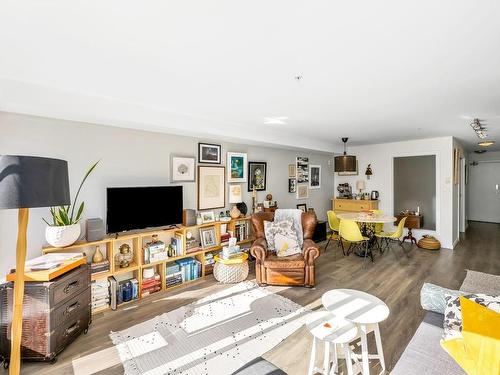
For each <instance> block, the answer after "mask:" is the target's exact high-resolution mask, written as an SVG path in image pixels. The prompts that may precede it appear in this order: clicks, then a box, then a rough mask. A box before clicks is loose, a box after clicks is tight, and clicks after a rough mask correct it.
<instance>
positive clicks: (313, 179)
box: [309, 165, 321, 189]
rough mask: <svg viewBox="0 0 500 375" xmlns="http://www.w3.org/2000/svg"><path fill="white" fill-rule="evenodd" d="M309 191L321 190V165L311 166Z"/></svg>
mask: <svg viewBox="0 0 500 375" xmlns="http://www.w3.org/2000/svg"><path fill="white" fill-rule="evenodd" d="M309 189H321V165H309Z"/></svg>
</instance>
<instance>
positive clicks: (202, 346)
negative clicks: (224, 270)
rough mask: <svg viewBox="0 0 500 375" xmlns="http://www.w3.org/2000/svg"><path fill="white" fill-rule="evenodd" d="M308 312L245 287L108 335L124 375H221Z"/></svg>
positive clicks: (274, 342)
mask: <svg viewBox="0 0 500 375" xmlns="http://www.w3.org/2000/svg"><path fill="white" fill-rule="evenodd" d="M308 312H309V311H308V310H307V309H306V308H304V307H302V306H300V305H298V304H296V303H295V302H293V301H291V300H289V299H287V298H284V297H282V296H280V295H277V294H273V293H271V292H270V291H268V290H267V289H266V288H261V287H259V286H258V285H257V284H256V283H254V282H250V281H245V282H242V283H239V284H236V285H234V286H231V287H228V288H227V289H225V290H223V291H220V292H217V293H214V294H212V295H209V296H207V297H204V298H202V299H200V300H198V301H196V302H193V303H191V304H189V305H186V306H182V307H180V308H178V309H176V310H173V311H170V312H168V313H165V314H162V315H159V316H157V317H155V318H153V319H151V320H148V321H146V322H143V323H140V324H138V325H135V326H133V327H130V328H128V329H126V330H123V331H120V332H112V333H111V334H110V337H111V339H112V340H113V344H115V346H116V348H117V350H118V353H119V355H120V359H121V361H122V364H123V367H124V368H125V374H126V375H137V374H147V375H160V374H161V375H163V374H171V375H174V374H193V375H211V374H214V375H223V374H231V373H232V372H234V371H235V370H237V369H238V368H239V367H241V366H243V365H244V364H245V363H247V362H250V361H251V360H252V359H254V358H256V357H258V356H261V355H262V354H264V353H265V352H267V351H269V350H270V349H272V348H273V347H274V346H276V345H277V344H279V343H280V342H281V341H283V340H284V339H285V338H287V337H288V336H290V335H291V334H292V333H293V332H295V331H296V330H297V329H298V328H300V327H301V326H302V325H303V324H304V319H305V317H306V315H307V314H308Z"/></svg>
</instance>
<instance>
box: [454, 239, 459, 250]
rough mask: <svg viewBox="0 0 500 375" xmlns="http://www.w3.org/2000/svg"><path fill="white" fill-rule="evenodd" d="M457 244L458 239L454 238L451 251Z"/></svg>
mask: <svg viewBox="0 0 500 375" xmlns="http://www.w3.org/2000/svg"><path fill="white" fill-rule="evenodd" d="M459 242H460V237H459V238H456V239H455V241H453V249H454V248H455V246H457V243H459Z"/></svg>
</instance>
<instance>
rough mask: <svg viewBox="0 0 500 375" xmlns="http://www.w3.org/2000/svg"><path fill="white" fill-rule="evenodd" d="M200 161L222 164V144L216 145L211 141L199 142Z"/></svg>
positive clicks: (201, 162)
mask: <svg viewBox="0 0 500 375" xmlns="http://www.w3.org/2000/svg"><path fill="white" fill-rule="evenodd" d="M198 163H200V164H220V163H221V145H214V144H210V143H198Z"/></svg>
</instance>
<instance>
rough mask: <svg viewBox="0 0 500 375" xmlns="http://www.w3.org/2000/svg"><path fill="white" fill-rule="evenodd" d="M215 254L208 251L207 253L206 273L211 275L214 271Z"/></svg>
mask: <svg viewBox="0 0 500 375" xmlns="http://www.w3.org/2000/svg"><path fill="white" fill-rule="evenodd" d="M214 264H215V260H214V254H212V253H206V254H205V275H210V274H211V273H213V272H214Z"/></svg>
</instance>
